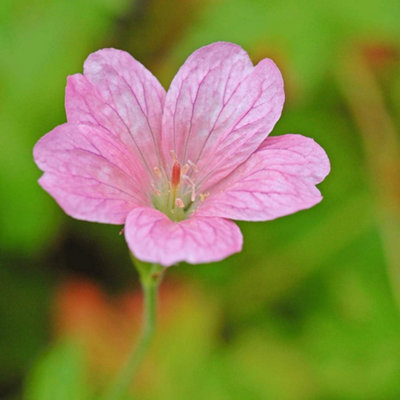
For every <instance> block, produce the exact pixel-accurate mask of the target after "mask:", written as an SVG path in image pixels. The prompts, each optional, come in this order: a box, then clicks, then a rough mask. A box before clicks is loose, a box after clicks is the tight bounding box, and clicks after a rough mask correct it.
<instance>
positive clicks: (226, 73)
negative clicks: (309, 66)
mask: <svg viewBox="0 0 400 400" xmlns="http://www.w3.org/2000/svg"><path fill="white" fill-rule="evenodd" d="M283 103H284V90H283V81H282V76H281V74H280V72H279V69H278V68H277V66H276V65H275V64H274V63H273V61H271V60H270V59H264V60H262V61H261V62H260V63H258V64H257V65H256V66H253V64H252V63H251V61H250V59H249V57H248V55H247V53H246V52H245V51H244V50H243V49H242V48H240V47H239V46H237V45H235V44H232V43H224V42H218V43H214V44H211V45H208V46H205V47H202V48H200V49H199V50H197V51H195V52H194V53H193V54H192V55H191V56H190V57H189V58H188V59H187V61H186V62H185V63H184V65H183V66H182V67H181V68H180V70H179V72H178V73H177V75H176V76H175V78H174V79H173V81H172V83H171V86H170V88H169V90H168V92H167V93H166V92H165V90H164V89H163V87H162V86H161V85H160V83H159V82H158V81H157V79H156V78H155V77H154V76H153V75H152V74H151V73H150V72H149V71H148V70H147V69H146V68H145V67H144V66H143V65H142V64H140V63H139V62H138V61H136V60H135V59H134V58H132V57H131V56H130V55H129V54H128V53H126V52H124V51H121V50H115V49H103V50H99V51H97V52H95V53H93V54H91V55H90V56H89V57H88V58H87V60H86V61H85V64H84V73H83V74H76V75H72V76H69V77H68V83H67V87H66V97H65V108H66V114H67V121H68V122H67V123H65V124H63V125H60V126H58V127H56V128H55V129H54V130H52V131H51V132H49V133H48V134H47V135H45V136H44V137H42V138H41V139H40V140H39V141H38V143H37V144H36V146H35V149H34V159H35V161H36V163H37V165H38V166H39V168H40V169H42V170H43V171H44V174H43V175H42V177H41V178H40V179H39V183H40V185H41V186H42V187H43V188H44V189H45V190H46V191H47V192H49V193H50V194H51V195H52V196H53V197H54V198H55V200H56V201H57V202H58V204H59V205H60V206H61V207H62V209H63V210H64V211H65V212H66V213H67V214H68V215H70V216H72V217H74V218H78V219H81V220H87V221H95V222H104V223H111V224H125V237H126V240H127V243H128V245H129V248H130V250H131V251H132V253H133V254H134V255H135V256H136V257H137V258H139V259H141V260H144V261H148V262H154V263H159V264H161V265H164V266H169V265H172V264H174V263H177V262H179V261H187V262H189V263H203V262H211V261H217V260H221V259H223V258H225V257H227V256H229V255H231V254H233V253H235V252H238V251H240V250H241V247H242V240H243V239H242V235H241V232H240V230H239V228H238V226H237V225H236V224H235V223H234V222H232V221H230V220H231V219H234V220H247V221H266V220H271V219H274V218H277V217H280V216H283V215H287V214H291V213H294V212H296V211H299V210H302V209H305V208H309V207H311V206H313V205H315V204H316V203H318V202H319V201H320V200H321V199H322V197H321V194H320V192H319V190H318V189H317V188H316V187H315V185H316V184H317V183H319V182H321V181H322V180H323V179H324V177H325V176H326V175H327V174H328V172H329V160H328V158H327V156H326V154H325V152H324V150H323V149H322V148H321V147H320V146H319V145H318V144H316V143H315V142H314V141H313V140H312V139H309V138H306V137H304V136H301V135H294V134H288V135H283V136H278V137H268V134H269V133H270V132H271V130H272V128H273V127H274V125H275V123H276V122H277V120H278V119H279V117H280V115H281V111H282V107H283Z"/></svg>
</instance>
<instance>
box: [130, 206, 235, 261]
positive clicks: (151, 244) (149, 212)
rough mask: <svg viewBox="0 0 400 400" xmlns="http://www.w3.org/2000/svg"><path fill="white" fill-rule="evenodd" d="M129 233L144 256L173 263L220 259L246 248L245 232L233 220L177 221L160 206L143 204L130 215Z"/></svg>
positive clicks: (133, 246)
mask: <svg viewBox="0 0 400 400" xmlns="http://www.w3.org/2000/svg"><path fill="white" fill-rule="evenodd" d="M125 237H126V240H127V242H128V246H129V248H130V250H131V251H132V253H133V254H134V255H135V256H136V257H137V258H139V259H140V260H143V261H147V262H154V263H159V264H161V265H164V266H170V265H172V264H175V263H178V262H180V261H186V262H188V263H192V264H198V263H207V262H212V261H219V260H222V259H223V258H225V257H227V256H229V255H231V254H233V253H236V252H238V251H240V250H241V248H242V242H243V238H242V234H241V232H240V229H239V228H238V226H237V225H236V224H234V223H233V222H232V221H228V220H225V219H222V218H203V217H196V216H192V217H191V218H189V219H187V220H184V221H181V222H173V221H171V220H170V219H169V218H168V217H167V216H166V215H165V214H163V213H161V212H160V211H158V210H155V209H152V208H147V207H140V208H135V209H134V210H132V211H131V213H130V214H129V215H128V218H127V220H126V225H125Z"/></svg>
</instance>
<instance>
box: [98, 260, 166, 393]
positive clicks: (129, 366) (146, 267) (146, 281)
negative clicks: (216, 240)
mask: <svg viewBox="0 0 400 400" xmlns="http://www.w3.org/2000/svg"><path fill="white" fill-rule="evenodd" d="M134 262H135V265H136V267H137V270H138V272H139V276H140V282H141V285H142V288H143V295H144V309H143V326H142V333H141V336H140V338H139V342H138V344H137V345H136V347H133V349H132V351H131V353H130V354H129V356H128V358H127V360H126V363H125V365H124V367H123V368H122V369H121V371H120V373H119V374H118V375H117V377H116V379H115V381H114V382H113V384H112V385H111V387H110V388H109V390H108V392H107V393H106V395H105V396H104V397H103V400H120V399H122V398H125V397H124V396H125V395H126V392H127V391H128V389H129V386H130V384H131V382H132V379H133V377H134V375H135V373H136V372H137V370H138V368H139V366H140V364H141V362H142V360H143V358H144V356H145V354H146V353H147V350H148V348H149V346H150V343H151V340H152V338H153V336H154V331H155V326H156V314H157V297H158V287H159V285H160V283H161V280H162V276H163V272H164V268H163V267H162V266H161V265H158V264H145V263H142V262H140V261H138V260H134Z"/></svg>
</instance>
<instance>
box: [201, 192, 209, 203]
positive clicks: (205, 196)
mask: <svg viewBox="0 0 400 400" xmlns="http://www.w3.org/2000/svg"><path fill="white" fill-rule="evenodd" d="M209 195H210V192H205V193H200V201H204V200H205V199H206V198H207V197H208V196H209Z"/></svg>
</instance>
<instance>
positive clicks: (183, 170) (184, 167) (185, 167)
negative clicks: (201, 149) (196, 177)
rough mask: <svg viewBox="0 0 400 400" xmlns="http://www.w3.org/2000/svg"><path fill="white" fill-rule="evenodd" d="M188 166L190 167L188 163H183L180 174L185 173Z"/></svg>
mask: <svg viewBox="0 0 400 400" xmlns="http://www.w3.org/2000/svg"><path fill="white" fill-rule="evenodd" d="M189 168H190V166H189V164H185V165H184V166H183V167H182V171H181V173H182V175H186V173H187V172H188V170H189Z"/></svg>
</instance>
